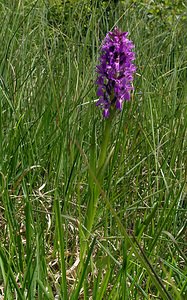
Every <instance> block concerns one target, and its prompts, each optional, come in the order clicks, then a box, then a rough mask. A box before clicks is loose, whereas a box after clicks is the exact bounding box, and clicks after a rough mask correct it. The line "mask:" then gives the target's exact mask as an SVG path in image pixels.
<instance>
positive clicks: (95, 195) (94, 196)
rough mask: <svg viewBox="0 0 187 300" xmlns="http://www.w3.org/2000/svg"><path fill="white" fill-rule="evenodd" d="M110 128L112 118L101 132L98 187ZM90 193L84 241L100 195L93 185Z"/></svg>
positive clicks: (102, 175) (101, 178)
mask: <svg viewBox="0 0 187 300" xmlns="http://www.w3.org/2000/svg"><path fill="white" fill-rule="evenodd" d="M111 127H112V116H111V117H110V118H109V119H107V120H106V123H105V129H104V132H103V142H102V145H101V151H100V155H99V159H98V164H97V169H96V176H97V179H98V181H99V184H100V186H101V185H102V183H103V179H104V172H103V167H104V165H105V162H106V157H107V148H108V144H109V141H110V133H111ZM90 176H91V175H90ZM90 193H91V197H90V200H89V203H88V206H87V211H86V217H85V227H86V229H87V231H86V232H85V239H88V238H89V235H90V234H89V232H91V230H92V226H93V223H94V219H95V214H96V209H97V204H98V199H99V195H100V189H99V188H98V186H97V185H96V184H95V183H94V185H92V186H90Z"/></svg>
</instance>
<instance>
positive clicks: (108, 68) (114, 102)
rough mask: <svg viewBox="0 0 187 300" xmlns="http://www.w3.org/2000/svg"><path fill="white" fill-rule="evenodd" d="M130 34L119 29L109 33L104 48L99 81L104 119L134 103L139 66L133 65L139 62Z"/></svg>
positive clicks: (100, 101)
mask: <svg viewBox="0 0 187 300" xmlns="http://www.w3.org/2000/svg"><path fill="white" fill-rule="evenodd" d="M127 35H128V32H121V31H120V30H119V29H118V28H117V27H116V28H115V29H114V30H113V31H111V32H109V33H107V35H106V37H105V39H104V41H103V44H102V47H101V56H100V59H99V61H100V64H99V65H98V66H97V73H98V77H97V80H96V84H97V85H98V90H97V95H98V97H99V100H98V101H97V103H96V105H97V106H99V107H100V108H101V109H102V111H103V116H104V118H108V117H109V116H110V111H111V109H114V108H116V109H118V110H122V106H123V102H124V101H128V100H130V91H131V90H132V89H133V87H132V81H133V73H134V72H135V71H136V67H135V65H134V64H133V63H132V61H133V60H134V59H135V53H134V52H133V51H132V49H133V48H134V45H133V43H132V42H131V41H130V40H129V39H128V38H127Z"/></svg>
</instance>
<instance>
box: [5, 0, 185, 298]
mask: <svg viewBox="0 0 187 300" xmlns="http://www.w3.org/2000/svg"><path fill="white" fill-rule="evenodd" d="M88 4H89V2H87V1H74V4H73V5H72V6H70V5H69V4H68V2H67V1H64V2H63V5H60V4H59V6H56V8H55V6H53V5H52V1H50V2H49V3H48V2H47V1H46V2H45V1H1V3H0V9H1V20H0V23H1V35H0V39H1V42H0V44H1V45H2V46H1V49H0V59H1V64H0V76H1V77H0V80H1V81H0V82H1V85H0V99H1V100H0V240H1V242H0V298H3V299H8V300H11V299H32V300H33V299H39V300H40V299H72V300H75V299H96V300H100V299H128V300H130V299H133V300H134V299H138V300H139V299H186V297H187V268H186V265H187V264H186V262H187V258H186V256H187V253H186V246H187V243H186V208H187V207H186V192H187V186H186V174H187V173H186V172H187V169H186V162H187V160H186V158H187V155H186V146H187V142H186V132H187V109H186V104H187V82H186V78H187V69H186V64H187V44H186V32H185V26H184V25H183V24H182V23H181V22H180V19H179V20H178V21H176V23H175V24H173V27H172V28H164V27H163V26H162V24H161V23H159V22H158V21H157V20H154V19H151V21H149V19H148V16H147V14H146V12H145V11H144V10H143V9H142V10H140V9H139V7H138V6H136V7H133V6H132V5H128V4H127V5H126V6H125V5H124V4H120V3H119V4H118V5H117V6H114V3H113V2H110V1H109V2H108V3H105V4H106V5H103V6H101V5H100V3H99V1H92V4H91V9H89V7H88ZM115 24H118V26H119V27H120V28H121V29H122V30H124V31H129V32H130V39H132V40H133V42H134V44H135V45H136V65H137V74H136V78H135V82H134V85H135V92H134V94H133V95H132V99H131V101H130V102H128V103H125V105H124V109H123V112H122V113H121V114H119V115H117V117H116V119H115V122H114V124H113V128H112V133H111V135H112V136H111V144H110V146H109V149H108V155H110V158H109V159H110V160H109V164H108V167H107V170H106V173H105V179H104V182H103V184H102V186H100V185H99V183H98V181H97V178H96V174H95V173H94V164H95V162H96V160H97V159H98V156H99V151H100V145H101V142H102V139H103V137H102V132H103V128H104V123H105V121H104V120H103V119H102V116H101V114H100V111H99V110H98V108H96V107H95V100H96V98H97V96H96V87H95V84H94V82H95V66H96V64H97V60H98V55H99V48H100V45H101V41H102V39H103V38H104V36H105V34H106V32H107V31H108V30H110V29H111V28H112V27H113V26H114V25H115ZM90 180H92V181H93V183H94V184H95V185H97V188H98V189H99V190H100V199H99V205H98V207H97V213H96V217H95V220H94V226H93V228H92V232H91V233H90V234H89V240H88V241H85V240H84V235H83V231H85V230H86V229H85V228H84V224H85V213H86V207H87V203H88V201H89V199H90V191H89V181H90ZM85 242H86V243H87V245H88V246H87V252H86V256H85V257H80V249H81V247H82V243H85ZM80 258H81V259H82V260H83V261H81V262H80V261H79V260H80ZM80 264H81V265H82V266H83V268H80V267H79V266H80Z"/></svg>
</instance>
